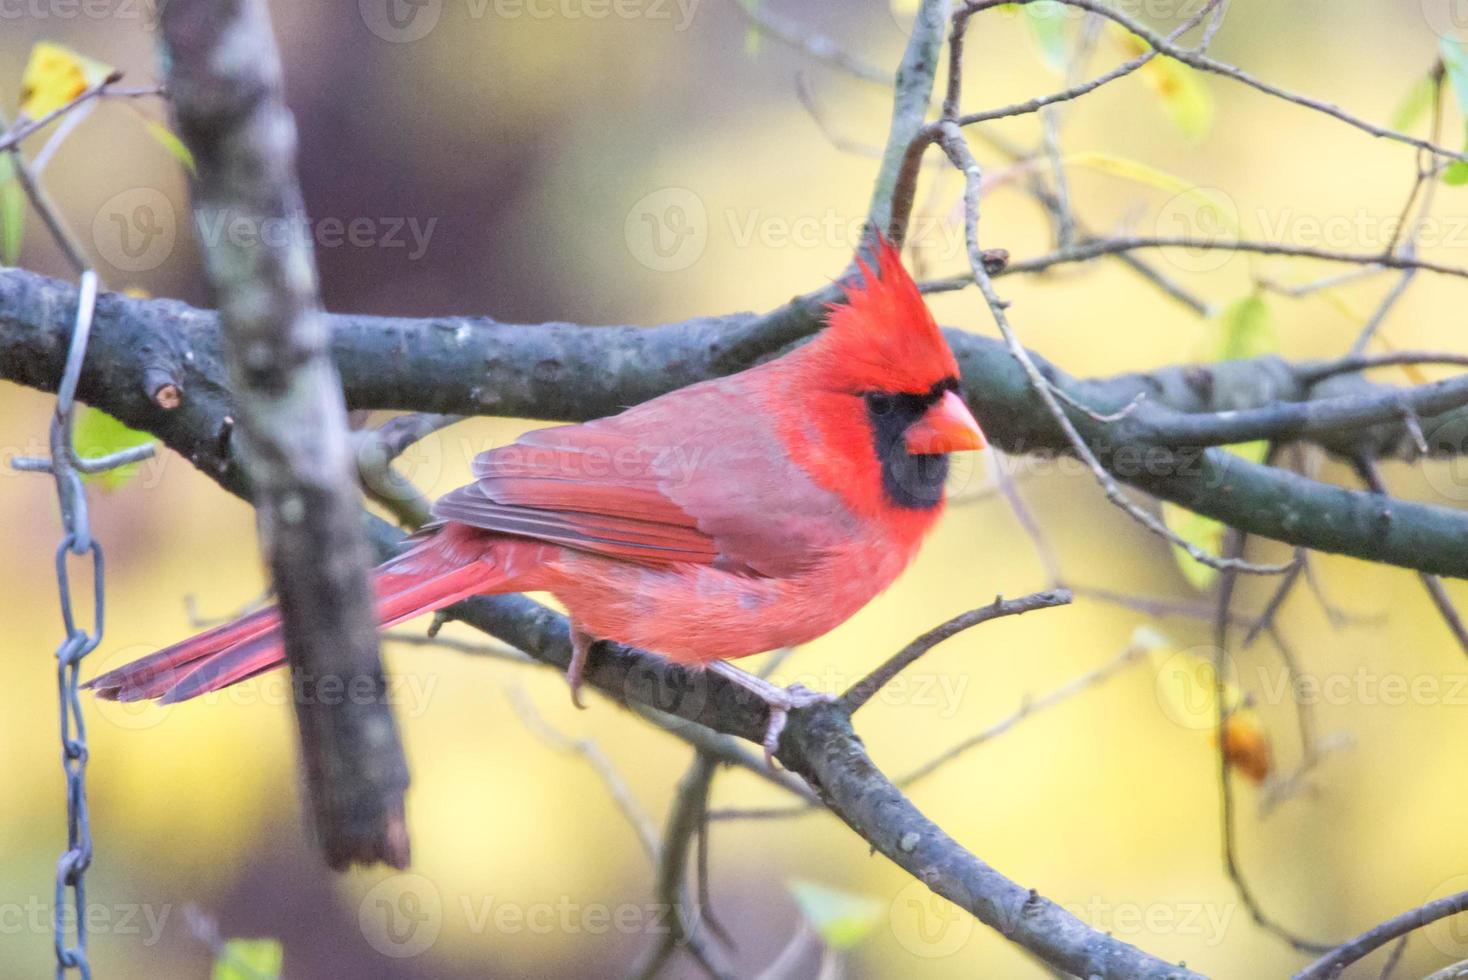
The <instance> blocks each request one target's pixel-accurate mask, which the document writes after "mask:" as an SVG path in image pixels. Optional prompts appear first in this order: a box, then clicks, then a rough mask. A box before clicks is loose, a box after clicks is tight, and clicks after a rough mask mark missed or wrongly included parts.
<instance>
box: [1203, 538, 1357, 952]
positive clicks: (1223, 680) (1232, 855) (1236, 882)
mask: <svg viewBox="0 0 1468 980" xmlns="http://www.w3.org/2000/svg"><path fill="white" fill-rule="evenodd" d="M1246 538H1247V535H1246V534H1245V533H1243V532H1241V531H1237V530H1231V531H1230V532H1229V533H1228V534H1227V535H1225V542H1224V552H1225V554H1230V555H1237V554H1240V553H1242V552H1243V550H1244V544H1245V539H1246ZM1237 582H1238V573H1237V572H1236V571H1235V570H1233V569H1226V570H1225V571H1223V572H1222V573H1221V574H1220V575H1219V577H1218V614H1217V616H1216V617H1215V619H1214V623H1213V699H1214V704H1215V707H1216V710H1217V716H1216V722H1215V726H1214V740H1215V741H1216V742H1217V748H1218V801H1219V818H1218V822H1219V832H1220V837H1221V839H1222V846H1223V867H1224V872H1225V873H1226V874H1227V876H1228V880H1229V882H1230V883H1231V884H1232V885H1233V886H1234V892H1235V893H1236V894H1237V895H1238V896H1239V901H1240V902H1242V903H1243V905H1244V907H1245V908H1246V909H1248V910H1249V915H1250V916H1251V917H1252V918H1253V920H1254V923H1255V924H1256V925H1258V926H1259V928H1261V929H1263V930H1265V931H1266V932H1269V933H1271V934H1272V935H1274V936H1277V937H1278V938H1280V939H1282V940H1283V941H1284V942H1286V943H1287V944H1289V945H1290V946H1291V947H1292V948H1294V949H1296V950H1299V951H1300V952H1303V953H1318V952H1321V951H1323V950H1326V949H1329V948H1330V946H1329V945H1328V944H1324V943H1318V942H1315V941H1314V940H1311V939H1307V938H1305V937H1303V936H1301V935H1299V934H1298V933H1295V932H1294V931H1293V930H1291V929H1289V928H1287V927H1286V926H1284V925H1283V924H1281V923H1280V922H1278V921H1277V920H1276V919H1274V918H1273V917H1272V916H1270V915H1269V914H1268V913H1266V912H1265V911H1264V907H1263V905H1261V904H1260V902H1259V899H1258V897H1257V896H1256V895H1255V894H1254V890H1253V888H1251V887H1250V885H1249V882H1248V879H1246V878H1245V877H1244V870H1243V866H1242V864H1241V862H1240V860H1239V856H1238V839H1237V834H1236V832H1235V826H1234V824H1235V809H1236V807H1235V804H1234V793H1233V779H1232V773H1231V770H1232V768H1233V760H1232V759H1231V758H1230V756H1229V753H1228V751H1227V745H1228V724H1229V720H1230V718H1231V717H1232V712H1233V710H1234V709H1233V707H1232V706H1230V705H1229V703H1228V698H1227V696H1226V692H1225V685H1226V684H1227V683H1228V681H1227V675H1228V652H1227V651H1228V647H1227V644H1228V624H1229V607H1230V606H1231V605H1232V604H1233V597H1234V589H1235V586H1236V584H1237Z"/></svg>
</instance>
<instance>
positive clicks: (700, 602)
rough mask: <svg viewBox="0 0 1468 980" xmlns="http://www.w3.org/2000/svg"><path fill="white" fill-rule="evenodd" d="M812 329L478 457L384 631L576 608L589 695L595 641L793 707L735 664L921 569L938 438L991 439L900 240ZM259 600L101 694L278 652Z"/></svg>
mask: <svg viewBox="0 0 1468 980" xmlns="http://www.w3.org/2000/svg"><path fill="white" fill-rule="evenodd" d="M861 271H862V275H863V278H864V284H863V285H860V286H853V287H849V288H848V289H847V294H846V301H845V302H844V303H841V304H838V305H833V306H832V308H831V311H830V314H829V316H828V318H827V327H826V329H825V330H824V331H822V332H821V333H820V334H819V335H818V336H816V337H815V338H814V339H813V340H811V342H810V343H808V344H806V345H805V346H803V347H801V348H798V349H797V350H794V351H792V352H790V353H789V354H786V355H785V356H783V357H780V358H778V359H776V360H773V361H770V362H768V363H766V364H763V365H760V366H759V367H755V368H751V369H749V370H747V371H743V372H741V373H739V374H735V375H731V376H729V377H726V378H720V379H716V380H712V381H705V382H702V383H700V384H695V385H692V386H690V387H687V388H683V389H681V390H679V391H674V392H671V393H669V394H666V395H663V396H662V397H660V398H655V399H653V400H652V401H649V402H646V403H644V404H642V405H638V406H636V407H635V408H631V409H628V410H627V411H625V412H623V413H621V414H620V415H616V416H613V417H611V418H604V419H598V420H597V421H594V422H588V423H586V424H584V425H567V426H559V427H556V428H550V429H541V430H538V431H535V432H531V433H529V434H527V435H525V436H523V437H522V438H521V439H520V440H519V441H518V442H516V443H514V444H512V445H509V446H505V447H504V448H501V449H494V450H490V451H488V452H485V453H482V454H481V455H480V456H479V457H478V458H476V459H475V461H474V476H475V481H474V482H473V483H471V484H469V485H468V486H464V487H460V488H459V489H457V490H454V491H453V492H452V493H449V494H448V495H447V496H445V497H443V498H442V499H440V500H439V501H438V502H437V503H436V504H435V505H434V508H433V515H434V517H435V518H437V521H436V523H434V524H431V525H429V526H428V527H426V528H424V530H423V531H421V532H419V535H418V536H417V541H416V544H414V546H413V547H411V548H410V550H408V551H406V552H405V553H404V554H402V555H401V556H399V557H397V558H394V559H393V560H391V561H389V562H386V563H385V564H383V565H382V566H380V567H379V568H378V569H377V573H376V580H375V588H376V592H377V610H378V616H379V618H380V620H381V623H382V625H383V626H384V627H387V626H392V625H394V624H396V623H400V622H402V621H403V620H407V619H411V618H412V617H414V616H418V615H421V614H423V613H426V612H431V611H433V610H435V609H440V608H442V607H444V606H447V605H450V604H451V603H454V602H457V601H459V600H460V599H464V598H466V597H468V596H472V595H478V594H481V593H492V592H532V591H544V592H549V593H551V594H552V595H554V596H555V597H556V598H557V599H559V600H560V601H561V602H562V603H563V604H564V605H565V607H566V609H567V610H568V611H569V613H570V619H571V636H572V647H573V651H574V653H573V656H572V660H571V665H570V668H569V671H568V677H569V680H570V683H571V689H572V696H573V698H577V699H578V700H577V703H578V704H579V703H580V702H579V695H578V694H577V690H578V688H579V686H580V682H581V674H582V671H583V669H584V667H585V664H586V658H587V654H588V651H589V649H590V647H591V645H592V644H593V643H594V642H595V641H597V640H602V639H607V640H616V641H618V642H620V643H625V644H630V645H633V646H637V647H642V648H644V649H647V650H651V651H654V652H656V653H658V654H661V655H662V656H664V657H666V658H668V659H669V660H672V661H675V662H677V663H680V664H683V665H686V666H690V667H709V668H710V669H712V670H715V671H717V672H719V673H721V674H723V675H724V676H726V677H728V678H730V679H731V680H733V681H735V682H736V683H738V684H740V685H741V686H743V687H745V688H748V689H750V690H752V691H754V692H755V693H757V694H758V695H759V696H760V697H761V698H763V699H764V700H765V701H766V702H767V703H768V704H769V705H770V728H769V731H768V733H767V737H766V739H765V744H766V749H767V751H770V752H773V751H774V749H775V746H776V743H777V742H778V738H779V734H780V730H781V728H783V726H784V722H785V717H786V712H787V711H788V710H789V709H790V708H792V707H795V706H797V705H800V704H804V703H809V701H810V700H812V699H815V698H819V697H821V696H820V695H815V694H813V693H812V692H809V691H806V690H804V689H801V688H791V689H788V690H787V689H783V688H779V687H775V686H774V685H771V684H769V683H768V682H766V681H763V680H761V679H759V678H756V677H753V676H752V675H750V674H748V673H746V672H744V671H741V670H739V669H737V668H734V667H732V666H730V665H729V664H726V663H724V662H723V661H725V660H728V659H731V658H735V657H743V656H748V655H750V654H754V653H761V652H763V651H766V650H772V649H775V648H777V647H783V646H791V645H795V644H799V643H805V642H807V641H809V640H812V639H814V638H815V637H818V636H820V635H822V634H823V633H826V632H827V631H829V630H831V629H832V628H834V627H835V626H837V625H838V624H840V623H842V622H843V621H845V620H846V619H847V618H848V617H850V616H851V615H852V614H853V613H855V612H856V611H857V610H858V609H860V608H861V607H862V606H864V605H865V604H866V603H867V602H868V601H870V600H871V599H872V598H873V597H874V596H876V595H877V594H878V593H879V592H881V591H882V590H883V589H885V588H886V587H887V586H888V585H889V584H890V583H891V582H892V580H893V579H895V578H896V577H897V576H898V574H899V573H901V571H902V570H903V569H904V568H905V567H906V566H907V564H908V562H910V561H911V560H912V558H913V555H914V554H915V553H916V552H917V549H918V545H919V543H920V542H921V541H922V538H923V536H924V535H925V534H926V533H927V532H928V531H929V530H930V529H931V528H932V527H933V525H934V523H935V522H936V521H937V519H938V516H939V514H940V513H941V512H942V509H943V484H944V481H945V478H946V476H947V474H948V457H947V455H946V454H948V453H951V452H955V451H959V450H969V449H980V448H982V447H983V446H984V437H983V434H982V433H981V432H980V430H979V426H978V424H977V423H976V422H975V421H974V418H973V416H972V415H971V414H970V413H969V410H968V408H967V407H965V405H964V402H963V400H962V399H961V398H960V397H959V395H958V365H957V364H956V363H955V361H954V359H953V354H952V352H951V351H950V350H949V349H948V344H947V343H946V342H945V341H944V339H943V334H942V333H941V332H940V331H939V329H938V326H937V324H936V323H934V322H933V317H932V315H931V314H930V313H929V312H928V309H927V307H926V306H925V305H924V304H923V300H922V296H921V295H920V294H919V292H918V289H917V286H916V285H915V284H914V283H913V281H912V279H911V278H910V277H909V276H908V275H907V272H906V271H905V270H904V269H903V268H902V264H901V261H900V259H899V258H898V255H897V252H896V250H895V249H894V248H892V247H891V246H890V245H887V244H886V243H882V244H880V245H879V248H878V257H877V273H878V275H874V274H873V272H872V270H871V269H870V268H869V267H868V266H867V265H866V264H865V263H863V264H862V265H861ZM278 622H279V620H278V616H277V614H276V612H275V611H274V610H273V609H266V610H262V611H260V612H257V613H254V614H253V615H250V616H246V617H244V618H243V619H240V620H238V621H236V622H233V623H230V624H228V625H225V626H220V627H218V628H216V629H212V630H210V631H208V632H207V633H202V634H200V635H198V636H195V637H193V638H191V639H188V640H184V641H183V642H181V643H178V644H175V645H174V646H172V647H169V648H168V649H166V650H163V651H160V652H159V653H156V654H153V655H152V656H149V657H145V658H143V659H142V660H139V661H136V662H135V663H132V664H128V665H127V666H124V667H122V668H119V669H118V670H114V671H112V672H111V673H108V674H105V675H103V676H101V677H98V678H97V679H96V680H94V681H92V682H91V684H89V685H88V686H89V687H92V688H95V689H96V691H97V693H98V695H100V696H101V697H104V698H113V699H117V700H121V701H132V700H138V699H143V698H158V699H160V700H161V701H163V702H165V703H167V702H174V701H182V700H185V699H186V698H192V697H195V696H197V695H200V694H204V693H206V692H208V691H216V690H219V689H220V688H222V687H225V686H227V685H230V684H234V683H236V682H238V681H242V680H244V679H245V678H247V677H251V676H253V675H255V674H258V673H260V672H261V671H264V670H268V669H270V668H272V667H276V666H279V665H280V664H282V663H283V662H284V656H285V655H284V653H283V650H282V647H281V639H280V634H279V631H278V628H277V627H278Z"/></svg>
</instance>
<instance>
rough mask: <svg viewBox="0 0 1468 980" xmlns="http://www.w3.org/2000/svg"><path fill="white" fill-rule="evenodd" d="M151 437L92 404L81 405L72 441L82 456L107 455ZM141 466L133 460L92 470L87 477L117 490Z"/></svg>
mask: <svg viewBox="0 0 1468 980" xmlns="http://www.w3.org/2000/svg"><path fill="white" fill-rule="evenodd" d="M152 441H153V437H152V436H150V435H148V434H147V433H146V432H139V431H137V430H136V429H129V428H128V427H127V426H125V425H123V424H122V423H121V422H119V421H117V419H115V418H113V417H112V416H110V415H108V414H107V413H106V412H104V411H101V410H100V409H96V408H92V407H91V406H90V405H83V406H82V407H81V409H80V411H79V413H78V415H77V420H76V426H75V428H74V429H73V430H72V442H73V443H74V444H75V445H76V451H77V453H78V454H79V455H82V456H105V455H107V454H108V453H115V452H117V451H118V450H120V449H128V448H130V447H132V446H141V445H142V444H143V443H145V442H152ZM139 469H140V464H138V463H132V464H130V465H128V466H119V467H118V468H117V469H114V470H105V471H103V472H101V473H90V474H87V475H86V476H85V477H84V479H88V480H95V481H97V482H98V483H100V484H101V485H102V486H103V487H104V488H105V489H108V490H116V489H117V488H118V487H120V486H122V485H123V484H124V483H126V482H127V481H128V480H131V479H132V478H133V477H135V476H137V475H138V470H139Z"/></svg>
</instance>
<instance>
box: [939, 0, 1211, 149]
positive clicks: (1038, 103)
mask: <svg viewBox="0 0 1468 980" xmlns="http://www.w3.org/2000/svg"><path fill="white" fill-rule="evenodd" d="M1220 2H1221V0H1209V2H1208V3H1206V4H1204V5H1203V7H1201V8H1200V9H1199V10H1198V12H1197V13H1195V14H1193V16H1191V17H1189V18H1188V19H1187V20H1185V21H1184V22H1183V23H1182V24H1181V25H1180V26H1179V27H1177V28H1176V29H1175V30H1173V31H1172V32H1171V33H1170V34H1168V35H1167V41H1168V42H1169V43H1170V42H1172V41H1176V40H1177V39H1178V38H1180V37H1182V36H1183V35H1184V34H1186V33H1188V31H1191V30H1192V29H1193V28H1194V27H1197V26H1198V24H1199V23H1200V22H1201V21H1202V20H1203V18H1204V17H1206V16H1208V14H1209V13H1210V12H1212V11H1213V10H1215V9H1216V8H1218V7H1219V5H1220ZM1161 53H1162V52H1161V51H1160V50H1159V49H1157V48H1155V47H1154V48H1150V49H1148V50H1147V51H1144V52H1142V53H1141V54H1139V55H1137V56H1136V57H1135V58H1132V59H1131V60H1130V61H1126V62H1123V63H1122V64H1120V65H1117V66H1116V67H1115V68H1113V69H1111V70H1110V71H1108V72H1106V73H1105V74H1102V75H1098V76H1097V77H1095V78H1092V79H1090V80H1089V81H1085V82H1081V83H1079V84H1076V85H1072V86H1070V87H1069V88H1066V89H1063V90H1061V91H1059V92H1052V93H1050V94H1049V95H1041V96H1038V97H1036V98H1033V99H1027V100H1026V101H1024V102H1016V103H1015V104H1014V105H1007V106H1003V107H1002V108H998V109H986V110H984V111H983V112H971V113H967V114H965V115H962V116H959V117H958V124H959V125H960V126H972V125H974V124H976V123H983V122H989V121H991V120H994V119H1007V118H1009V117H1011V116H1022V115H1026V114H1028V113H1031V112H1039V111H1040V110H1041V109H1043V108H1045V107H1046V106H1050V105H1055V104H1056V103H1059V102H1069V101H1071V100H1073V99H1078V98H1080V97H1081V96H1083V95H1086V94H1088V93H1090V92H1094V91H1095V90H1096V89H1098V88H1100V87H1101V86H1103V85H1105V84H1107V83H1108V82H1114V81H1116V80H1117V79H1118V78H1123V77H1125V76H1127V75H1130V74H1131V73H1132V72H1134V71H1136V70H1137V69H1138V68H1141V67H1142V66H1143V65H1145V64H1147V62H1149V61H1151V60H1152V59H1153V58H1155V57H1157V56H1158V55H1159V54H1161ZM934 139H936V133H935V134H934Z"/></svg>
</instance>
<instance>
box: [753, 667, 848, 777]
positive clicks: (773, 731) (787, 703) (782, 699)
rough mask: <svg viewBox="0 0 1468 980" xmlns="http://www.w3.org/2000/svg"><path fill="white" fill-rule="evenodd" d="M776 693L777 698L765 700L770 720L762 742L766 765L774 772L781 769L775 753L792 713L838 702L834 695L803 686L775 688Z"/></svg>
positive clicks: (792, 685)
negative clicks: (816, 705) (813, 706)
mask: <svg viewBox="0 0 1468 980" xmlns="http://www.w3.org/2000/svg"><path fill="white" fill-rule="evenodd" d="M775 691H777V692H779V693H778V695H777V696H772V697H769V698H766V699H765V704H767V705H769V710H770V720H769V722H768V723H767V724H766V725H765V737H764V741H763V742H762V744H763V745H764V749H765V765H767V766H769V767H770V768H771V769H772V770H778V769H779V768H780V764H779V763H778V762H777V761H775V753H776V752H778V751H779V749H780V736H781V735H782V734H783V733H784V731H785V725H786V724H787V723H788V722H789V721H790V712H792V711H794V710H796V709H797V708H809V707H810V706H811V705H815V704H829V703H831V702H832V701H835V700H836V698H835V696H834V695H831V694H825V693H823V692H821V691H812V690H811V689H810V688H808V687H805V686H804V685H801V684H791V685H790V686H789V687H787V688H783V689H782V688H775Z"/></svg>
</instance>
